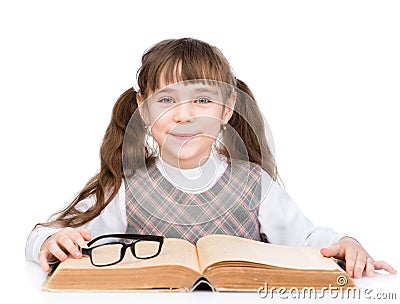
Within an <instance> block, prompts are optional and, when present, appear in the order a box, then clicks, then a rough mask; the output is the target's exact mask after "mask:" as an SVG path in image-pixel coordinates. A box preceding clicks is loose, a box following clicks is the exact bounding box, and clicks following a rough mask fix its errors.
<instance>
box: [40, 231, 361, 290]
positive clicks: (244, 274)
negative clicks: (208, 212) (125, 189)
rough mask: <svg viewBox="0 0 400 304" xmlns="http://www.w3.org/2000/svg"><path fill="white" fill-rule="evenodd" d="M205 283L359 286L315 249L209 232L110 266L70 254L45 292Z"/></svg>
mask: <svg viewBox="0 0 400 304" xmlns="http://www.w3.org/2000/svg"><path fill="white" fill-rule="evenodd" d="M201 283H206V284H208V285H209V286H210V288H211V289H212V290H214V291H257V290H258V289H259V288H262V287H264V286H268V289H271V288H275V289H277V288H280V287H282V288H287V289H290V288H291V287H296V288H303V287H310V288H315V289H316V290H321V289H324V288H328V287H329V286H336V287H343V285H344V283H345V284H346V286H344V287H355V285H354V283H353V281H352V280H351V278H350V277H349V276H348V275H347V274H346V272H345V271H344V270H343V269H342V268H340V267H339V265H338V264H337V263H336V261H335V260H333V259H331V258H325V257H323V256H322V255H321V254H320V252H319V250H318V249H316V248H311V247H289V246H282V245H274V244H268V243H262V242H258V241H253V240H248V239H244V238H240V237H235V236H228V235H208V236H205V237H203V238H201V239H199V241H198V242H197V244H196V246H195V245H193V244H191V243H189V242H188V241H185V240H181V239H173V238H167V239H165V241H164V245H163V247H162V250H161V253H160V254H159V255H158V256H157V257H155V258H152V259H147V260H138V259H135V258H134V257H133V256H132V254H130V252H129V253H128V252H127V254H126V255H125V258H124V260H123V261H121V262H120V263H118V264H115V265H112V266H107V267H96V266H93V265H92V264H91V263H90V260H89V258H88V257H83V258H81V259H74V258H68V259H67V260H65V261H64V262H61V263H60V264H59V266H58V267H57V268H56V269H55V270H54V272H53V273H52V274H51V275H48V277H47V279H46V281H45V283H44V285H43V290H46V291H57V290H59V291H61V290H63V291H64V290H70V291H74V290H75V291H76V290H181V291H191V290H194V289H196V287H197V286H199V285H200V284H201ZM266 284H267V285H266ZM201 285H203V286H204V284H201Z"/></svg>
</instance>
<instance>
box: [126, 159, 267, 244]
mask: <svg viewBox="0 0 400 304" xmlns="http://www.w3.org/2000/svg"><path fill="white" fill-rule="evenodd" d="M125 195H126V200H125V201H126V213H127V222H128V227H127V233H138V234H156V235H164V236H165V237H174V238H181V239H186V240H188V241H190V242H192V243H196V241H197V240H198V239H199V238H201V237H202V236H205V235H207V234H229V235H236V236H240V237H244V238H249V239H254V240H260V229H259V222H258V219H257V215H258V208H259V205H260V196H261V168H260V166H258V165H256V164H253V163H249V162H245V161H237V160H236V161H232V162H230V163H228V167H227V169H226V170H225V172H224V173H223V175H222V176H221V177H220V178H219V180H218V181H217V182H216V183H215V184H214V186H213V187H211V188H210V189H209V190H207V191H204V192H201V193H197V194H195V193H187V192H183V191H181V190H179V189H177V188H176V187H174V186H173V185H172V184H171V183H170V182H169V181H168V180H167V179H166V178H165V177H164V176H163V175H162V174H161V172H160V171H159V170H158V168H157V166H156V165H154V164H153V165H150V166H149V167H148V168H147V169H146V168H144V169H138V170H137V171H136V172H135V174H134V175H133V176H132V177H130V178H127V179H126V180H125Z"/></svg>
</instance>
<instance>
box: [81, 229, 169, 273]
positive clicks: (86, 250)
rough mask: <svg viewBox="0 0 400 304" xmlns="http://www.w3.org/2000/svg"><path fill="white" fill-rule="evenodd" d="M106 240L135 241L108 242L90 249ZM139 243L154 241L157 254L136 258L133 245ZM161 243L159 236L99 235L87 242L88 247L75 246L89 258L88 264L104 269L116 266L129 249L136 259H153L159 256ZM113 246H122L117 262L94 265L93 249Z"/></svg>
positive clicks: (162, 238)
mask: <svg viewBox="0 0 400 304" xmlns="http://www.w3.org/2000/svg"><path fill="white" fill-rule="evenodd" d="M106 238H120V239H128V240H135V241H134V242H130V243H127V244H126V243H123V242H110V243H104V244H99V245H97V246H93V247H90V246H91V245H92V244H94V243H95V242H97V241H99V240H101V239H106ZM140 241H155V242H158V243H159V246H158V250H157V252H156V253H155V254H154V255H152V256H148V257H140V256H139V257H138V256H137V255H136V251H135V244H136V243H138V242H140ZM163 243H164V237H163V236H160V235H148V234H129V233H126V234H123V233H122V234H104V235H100V236H98V237H96V238H94V239H93V240H91V241H90V242H88V243H87V245H88V247H81V246H80V245H79V244H77V245H78V248H79V250H80V251H81V252H82V254H84V255H87V256H89V257H90V262H91V263H92V265H93V266H96V267H104V266H111V265H115V264H118V263H119V262H121V261H122V260H123V258H124V257H125V253H126V250H127V249H128V248H130V249H131V252H132V255H133V256H134V257H135V258H137V259H140V260H147V259H151V258H154V257H156V256H158V255H159V254H160V252H161V249H162V245H163ZM113 244H120V245H122V247H121V251H120V257H119V260H117V261H115V262H113V263H109V264H101V265H99V264H96V263H94V261H93V259H92V251H93V249H95V248H98V247H101V246H108V245H113Z"/></svg>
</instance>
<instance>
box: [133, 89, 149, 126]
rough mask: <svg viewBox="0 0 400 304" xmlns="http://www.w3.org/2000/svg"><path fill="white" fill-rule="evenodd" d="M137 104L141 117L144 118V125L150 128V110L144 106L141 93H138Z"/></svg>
mask: <svg viewBox="0 0 400 304" xmlns="http://www.w3.org/2000/svg"><path fill="white" fill-rule="evenodd" d="M136 102H137V104H138V108H139V113H140V116H141V117H142V120H143V121H144V124H145V125H146V126H148V125H149V119H148V116H147V114H148V110H147V107H146V105H145V104H144V98H143V96H142V94H140V92H138V93H136Z"/></svg>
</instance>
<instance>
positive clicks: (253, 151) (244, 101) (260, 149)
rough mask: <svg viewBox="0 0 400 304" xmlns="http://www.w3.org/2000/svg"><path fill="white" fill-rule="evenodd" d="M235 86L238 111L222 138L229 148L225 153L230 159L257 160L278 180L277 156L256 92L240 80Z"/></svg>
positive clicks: (234, 112)
mask: <svg viewBox="0 0 400 304" xmlns="http://www.w3.org/2000/svg"><path fill="white" fill-rule="evenodd" d="M236 87H237V88H238V89H239V90H238V92H237V100H236V104H235V110H234V111H233V115H232V117H231V119H230V120H229V121H228V124H229V125H230V126H231V127H232V128H226V132H225V133H224V139H223V140H224V143H225V145H226V147H227V148H228V150H226V151H223V154H225V155H226V156H228V158H236V159H242V160H248V161H250V162H253V163H257V164H258V165H260V166H261V168H263V169H264V170H265V171H266V172H268V174H269V175H270V176H271V177H272V179H273V180H277V178H278V172H277V167H276V163H275V158H274V156H273V154H272V153H271V150H270V148H269V146H268V142H267V138H266V134H265V124H264V120H263V117H262V114H261V111H260V109H259V108H258V105H257V103H256V102H255V99H254V95H253V93H252V92H251V90H250V89H249V87H248V86H247V85H246V84H245V83H244V82H243V81H241V80H239V79H236ZM250 123H251V125H250ZM243 144H244V146H243ZM228 151H229V153H228Z"/></svg>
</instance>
